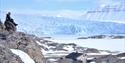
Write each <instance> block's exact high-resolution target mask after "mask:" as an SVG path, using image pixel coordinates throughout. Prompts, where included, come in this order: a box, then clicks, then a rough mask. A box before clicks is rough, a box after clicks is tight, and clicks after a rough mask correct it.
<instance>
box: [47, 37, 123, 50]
mask: <svg viewBox="0 0 125 63" xmlns="http://www.w3.org/2000/svg"><path fill="white" fill-rule="evenodd" d="M49 40H51V39H49ZM51 41H54V42H58V43H75V44H77V45H79V46H82V47H89V48H96V49H99V50H110V51H121V52H124V51H125V39H79V40H78V39H52V40H51Z"/></svg>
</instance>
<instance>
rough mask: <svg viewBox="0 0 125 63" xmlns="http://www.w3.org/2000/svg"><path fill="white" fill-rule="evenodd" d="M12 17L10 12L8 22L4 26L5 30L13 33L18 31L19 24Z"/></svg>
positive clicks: (7, 15)
mask: <svg viewBox="0 0 125 63" xmlns="http://www.w3.org/2000/svg"><path fill="white" fill-rule="evenodd" d="M10 15H11V13H10V12H8V13H7V14H6V20H5V22H4V25H5V30H7V31H9V32H10V33H13V32H15V31H16V26H17V25H18V24H16V23H15V22H14V20H13V19H12V18H11V17H10Z"/></svg>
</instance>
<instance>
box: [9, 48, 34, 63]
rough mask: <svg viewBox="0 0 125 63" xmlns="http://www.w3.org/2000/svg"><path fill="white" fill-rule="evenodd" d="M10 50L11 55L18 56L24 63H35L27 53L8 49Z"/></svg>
mask: <svg viewBox="0 0 125 63" xmlns="http://www.w3.org/2000/svg"><path fill="white" fill-rule="evenodd" d="M10 50H11V51H12V53H14V54H16V55H18V56H19V57H20V58H21V60H22V61H23V62H24V63H35V62H34V60H32V59H31V58H30V56H29V55H28V54H27V53H25V52H23V51H21V50H18V49H10Z"/></svg>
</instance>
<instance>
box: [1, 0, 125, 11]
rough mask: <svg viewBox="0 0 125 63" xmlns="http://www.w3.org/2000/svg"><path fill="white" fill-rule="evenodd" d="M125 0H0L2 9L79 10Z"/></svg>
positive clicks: (124, 0)
mask: <svg viewBox="0 0 125 63" xmlns="http://www.w3.org/2000/svg"><path fill="white" fill-rule="evenodd" d="M121 2H122V3H123V2H125V0H0V8H1V10H12V9H14V10H39V11H43V10H47V11H56V10H77V11H83V10H88V9H93V8H96V7H100V6H105V5H107V4H114V5H115V4H119V3H121Z"/></svg>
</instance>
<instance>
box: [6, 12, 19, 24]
mask: <svg viewBox="0 0 125 63" xmlns="http://www.w3.org/2000/svg"><path fill="white" fill-rule="evenodd" d="M10 15H11V13H10V12H8V13H7V14H6V21H10V22H12V23H13V24H14V25H15V26H17V25H18V24H16V23H15V22H14V20H13V19H12V18H11V17H10Z"/></svg>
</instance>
